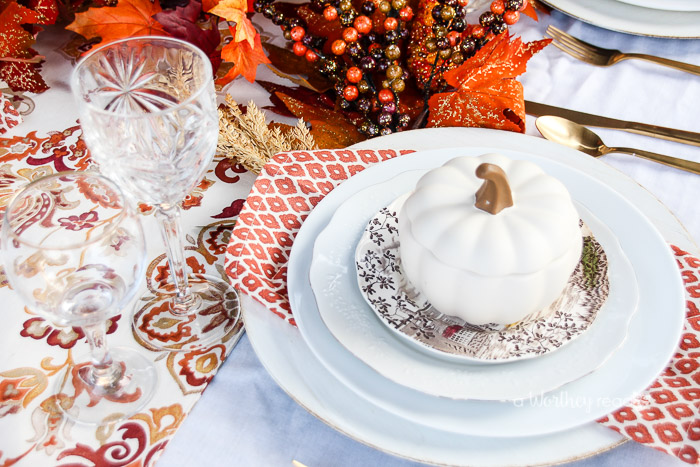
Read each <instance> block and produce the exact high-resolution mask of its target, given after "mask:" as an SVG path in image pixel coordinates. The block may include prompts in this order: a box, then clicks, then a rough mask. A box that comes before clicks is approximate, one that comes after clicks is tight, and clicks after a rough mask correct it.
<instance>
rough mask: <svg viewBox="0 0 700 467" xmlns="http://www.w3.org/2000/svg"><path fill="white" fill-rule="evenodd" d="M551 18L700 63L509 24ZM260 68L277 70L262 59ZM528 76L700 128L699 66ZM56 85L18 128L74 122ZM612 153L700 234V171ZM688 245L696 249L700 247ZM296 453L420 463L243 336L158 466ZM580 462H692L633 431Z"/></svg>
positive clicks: (654, 42) (545, 70) (247, 95)
mask: <svg viewBox="0 0 700 467" xmlns="http://www.w3.org/2000/svg"><path fill="white" fill-rule="evenodd" d="M548 24H554V25H556V26H558V27H559V28H561V29H564V30H566V31H568V32H570V33H572V34H574V35H576V36H578V37H580V38H582V39H584V40H587V41H589V42H593V43H597V44H602V45H606V46H609V47H614V48H620V49H624V50H629V51H637V52H643V53H650V54H656V55H662V56H665V57H668V58H672V59H676V60H682V61H687V62H690V63H695V64H700V40H665V39H656V38H647V37H637V36H631V35H626V34H620V33H615V32H611V31H606V30H603V29H599V28H596V27H594V26H591V25H588V24H585V23H581V22H579V21H576V20H573V19H571V18H569V17H567V16H565V15H563V14H560V13H558V12H553V13H552V15H551V16H543V17H542V18H541V20H540V22H539V23H534V22H533V21H531V20H529V19H527V18H524V19H523V20H522V21H521V22H520V23H518V25H516V26H515V27H513V28H512V31H513V32H514V33H515V34H516V35H522V37H523V38H524V39H525V40H535V39H540V38H542V37H543V36H544V31H545V29H546V26H547V25H548ZM47 58H49V59H50V57H47ZM66 71H67V72H69V71H68V70H66ZM258 76H259V77H260V78H262V79H268V80H271V79H274V78H273V75H272V74H271V72H269V71H268V70H266V69H264V68H263V67H261V68H260V70H259V74H258ZM521 81H522V82H523V84H524V86H525V97H526V98H527V99H529V100H533V101H538V102H545V103H548V104H552V105H558V106H562V107H568V108H572V109H576V110H581V111H586V112H589V113H594V114H599V115H605V116H609V117H616V118H621V119H628V120H637V121H642V122H646V123H651V124H657V125H663V126H668V127H675V128H679V129H686V130H691V131H700V125H699V124H698V121H699V117H700V112H699V111H698V104H700V77H699V76H693V75H690V74H685V73H682V72H678V71H674V70H669V69H666V68H663V67H660V66H657V65H653V64H648V63H643V62H638V61H626V62H623V63H621V64H618V65H616V66H615V67H611V68H597V67H593V66H590V65H586V64H583V63H581V62H578V61H576V60H574V59H572V58H570V57H568V56H566V55H564V54H563V53H561V52H560V51H559V50H558V49H556V48H554V47H548V48H547V49H545V50H544V51H543V52H541V53H539V54H537V55H536V56H535V57H534V58H533V59H532V60H531V61H530V63H529V64H528V72H527V73H526V74H525V75H524V76H522V77H521ZM49 84H50V85H51V86H52V87H53V88H54V89H58V88H61V87H63V91H67V88H66V86H67V76H57V77H55V78H53V79H51V80H50V82H49ZM228 91H229V92H230V93H231V94H232V95H233V96H234V98H236V99H237V100H238V101H239V102H242V103H245V102H247V101H248V100H249V99H251V98H252V99H254V100H256V102H257V103H258V104H259V105H266V104H267V103H268V101H267V94H266V92H265V91H264V90H262V88H260V87H259V86H257V85H255V84H250V83H248V82H245V81H243V80H241V79H239V80H237V81H236V82H234V83H233V84H232V85H231V86H230V87H229V89H228ZM57 95H59V96H60V99H63V100H62V101H60V102H53V103H52V106H51V107H52V108H51V109H48V108H42V109H37V111H35V112H34V113H33V114H32V115H30V116H29V117H28V118H27V120H26V122H25V124H23V125H20V126H19V127H17V128H15V129H14V130H13V131H12V132H11V133H10V135H12V134H18V135H19V134H25V133H26V131H25V129H26V128H27V127H30V128H34V129H35V128H41V127H47V128H50V129H56V128H65V127H67V126H69V125H71V124H74V121H75V115H76V112H75V109H74V104H73V102H72V100H71V99H70V96H69V94H68V93H67V92H63V93H60V94H57ZM58 109H61V110H58ZM64 109H65V110H66V111H64ZM68 109H70V110H71V111H67V110H68ZM40 119H44V120H46V122H45V123H46V124H45V125H44V124H43V123H44V122H39V120H40ZM49 119H50V121H49ZM527 124H528V130H527V133H528V134H530V135H538V132H537V130H536V128H535V125H534V119H533V118H532V117H528V121H527ZM599 134H600V135H601V136H602V137H603V138H604V140H605V141H606V143H608V144H609V145H622V146H632V147H635V146H636V147H640V148H644V149H647V150H652V151H657V152H661V153H665V154H668V155H672V156H677V157H683V158H687V159H692V160H695V161H698V162H700V147H694V146H688V145H682V144H677V143H672V142H667V141H663V140H658V139H653V138H647V137H643V136H637V135H632V134H627V133H624V132H620V131H610V130H599ZM604 160H605V162H607V163H609V164H611V165H612V166H614V167H616V168H618V169H619V170H621V171H622V172H624V173H626V174H627V175H629V176H630V177H632V178H633V179H634V180H636V181H637V182H639V183H640V184H641V185H643V186H644V187H646V188H647V189H648V190H649V191H651V192H652V193H653V194H654V195H655V196H657V197H658V198H659V199H660V200H661V201H662V202H663V203H664V204H666V205H667V206H668V207H669V209H670V210H671V211H672V212H673V213H675V215H676V216H677V217H678V219H679V220H680V221H681V222H682V223H683V224H684V225H685V226H686V228H687V229H688V231H689V232H690V234H691V236H692V237H694V238H696V239H700V215H698V213H697V209H696V203H697V201H696V200H698V199H700V179H699V178H698V176H697V175H693V174H689V173H684V172H681V171H678V170H674V169H671V168H667V167H665V166H662V165H659V164H654V163H651V162H647V161H643V160H641V159H637V158H633V157H631V156H628V155H609V156H606V157H605V159H604ZM692 252H693V253H696V254H697V253H698V250H697V249H695V250H694V251H692ZM504 449H507V446H504ZM292 459H297V460H299V461H300V462H303V463H305V464H307V465H308V466H309V467H320V466H331V465H333V466H357V465H382V466H399V465H401V466H403V465H412V463H411V462H410V461H407V460H403V459H399V458H397V457H394V456H391V455H388V454H385V453H382V452H380V451H377V450H375V449H373V448H370V447H367V446H365V445H363V444H361V443H358V442H356V441H354V440H352V439H350V438H348V437H346V436H344V435H342V434H340V433H338V432H336V431H335V430H333V429H332V428H330V427H329V426H327V425H326V424H324V423H323V422H322V421H320V420H318V419H317V418H315V417H314V416H313V415H311V414H310V413H308V412H306V410H304V409H303V408H302V407H300V406H299V405H298V404H297V403H296V402H295V401H294V400H293V399H292V398H290V397H289V396H288V395H287V394H286V393H285V392H284V391H283V390H282V389H281V388H280V387H278V386H277V384H276V383H275V382H274V381H273V379H272V378H271V377H270V376H269V375H268V374H267V372H266V371H265V369H264V368H263V367H262V365H261V364H260V362H259V361H258V359H257V358H256V355H255V353H254V352H253V350H252V348H251V345H250V342H249V340H248V338H247V337H246V336H244V337H243V338H242V339H241V341H240V343H239V344H238V345H237V347H236V348H235V349H234V350H233V352H232V354H231V355H230V357H229V358H228V360H227V361H226V362H225V364H224V365H223V367H222V368H221V369H220V371H219V373H218V374H217V376H216V377H215V378H214V381H213V382H212V383H211V384H210V386H209V387H208V388H207V390H206V392H205V393H204V395H203V396H202V398H201V400H200V401H199V402H198V403H197V405H196V406H195V408H194V410H193V411H192V412H191V413H190V415H189V416H188V417H187V418H186V420H185V422H184V423H183V425H182V426H181V427H180V429H179V430H178V432H177V434H176V435H175V437H174V439H173V440H172V441H171V442H170V443H169V445H168V446H167V448H166V449H165V450H164V452H163V454H162V456H161V458H160V460H159V461H158V466H160V467H175V466H191V465H209V466H217V465H222V466H223V465H227V466H229V465H230V466H258V465H260V466H262V465H265V466H288V465H291V461H292ZM562 460H570V459H562ZM573 465H577V466H584V465H585V466H589V465H611V466H613V465H614V466H620V465H636V466H673V465H684V464H682V463H681V462H680V461H678V460H676V459H674V458H672V457H670V456H667V455H665V454H662V453H659V452H656V451H654V450H652V449H649V448H646V447H642V446H639V445H637V444H635V443H632V442H629V443H626V444H624V445H622V446H620V447H617V448H615V449H613V450H612V451H609V452H606V453H602V454H598V455H595V456H594V457H592V458H589V459H586V460H579V461H576V462H575V463H574V464H573Z"/></svg>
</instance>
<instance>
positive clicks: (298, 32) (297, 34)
mask: <svg viewBox="0 0 700 467" xmlns="http://www.w3.org/2000/svg"><path fill="white" fill-rule="evenodd" d="M290 34H291V36H292V40H293V41H295V42H299V41H300V40H302V39H303V38H304V36H305V35H306V31H304V28H302V27H301V26H295V27H293V28H292V30H291V31H290Z"/></svg>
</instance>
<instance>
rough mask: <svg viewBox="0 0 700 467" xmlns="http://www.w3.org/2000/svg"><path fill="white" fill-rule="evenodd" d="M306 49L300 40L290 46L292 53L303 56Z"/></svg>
mask: <svg viewBox="0 0 700 467" xmlns="http://www.w3.org/2000/svg"><path fill="white" fill-rule="evenodd" d="M306 50H307V48H306V46H305V45H304V44H302V43H301V42H295V43H294V45H293V46H292V52H294V55H298V56H300V57H303V56H304V54H306Z"/></svg>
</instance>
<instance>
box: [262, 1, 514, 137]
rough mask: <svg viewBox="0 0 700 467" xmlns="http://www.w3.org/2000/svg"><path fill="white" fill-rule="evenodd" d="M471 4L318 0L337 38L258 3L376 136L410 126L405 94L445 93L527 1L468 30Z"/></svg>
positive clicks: (503, 5) (493, 10)
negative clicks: (458, 70) (449, 78)
mask: <svg viewBox="0 0 700 467" xmlns="http://www.w3.org/2000/svg"><path fill="white" fill-rule="evenodd" d="M468 1H469V0H419V3H418V11H417V13H414V11H413V8H412V7H411V6H410V5H409V4H408V0H360V1H357V0H356V2H355V3H353V1H351V0H311V2H310V7H311V8H312V10H314V11H315V12H316V13H317V14H318V15H320V16H322V18H323V19H324V20H325V21H327V22H329V23H331V25H337V26H339V28H340V31H339V34H336V35H335V36H333V37H331V38H327V37H320V36H316V35H313V34H311V33H310V32H309V27H308V25H307V24H306V23H305V22H304V21H303V20H302V19H300V18H298V17H287V16H286V15H284V14H283V13H281V12H280V11H278V9H277V8H276V7H275V5H274V0H255V2H254V5H253V7H254V10H255V11H256V12H259V13H262V14H263V15H264V16H265V17H266V18H268V19H270V20H272V22H273V23H274V24H276V25H278V26H280V27H281V28H282V31H283V35H284V37H285V38H286V39H287V40H289V41H292V51H293V52H294V54H296V55H298V56H303V57H305V58H306V60H308V61H309V62H311V63H314V64H315V65H316V66H317V68H318V70H319V71H320V72H321V73H322V74H324V75H325V76H327V77H328V78H329V79H330V80H331V81H332V82H333V83H334V86H333V88H334V91H335V94H336V104H337V106H338V107H339V108H340V109H342V110H344V111H346V112H351V113H355V114H358V115H360V118H359V119H356V121H357V122H358V123H357V125H358V129H359V130H360V132H362V133H363V134H365V135H367V136H369V137H373V136H377V135H388V134H391V133H393V132H396V131H402V130H404V129H406V128H408V127H409V125H411V116H410V115H409V114H408V113H407V111H409V110H414V111H415V109H405V108H403V107H402V105H401V100H400V95H401V93H402V92H404V90H405V89H406V87H407V85H409V84H408V83H409V82H411V81H414V82H415V83H416V85H417V86H418V88H419V89H421V90H422V92H423V93H424V94H425V96H424V97H425V102H427V100H428V98H429V97H430V94H431V93H433V92H435V91H440V90H444V88H445V87H446V83H445V81H444V79H443V78H442V75H443V74H444V72H446V71H447V70H449V69H451V68H454V67H456V66H459V65H460V64H461V63H463V62H464V61H465V60H466V59H467V58H469V57H471V56H473V55H474V54H475V53H476V52H477V51H478V50H479V49H480V48H481V47H482V46H483V44H485V43H486V42H487V41H488V40H490V39H491V38H492V37H494V36H495V35H497V34H500V33H502V32H504V31H505V30H506V29H507V28H508V26H509V25H511V24H515V23H516V22H517V21H518V19H519V12H520V11H522V10H523V9H524V8H525V6H527V0H494V1H493V2H492V3H491V7H490V10H489V11H487V12H485V13H483V14H482V15H481V16H480V17H479V24H477V25H468V24H467V21H466V9H465V7H466V6H467V4H468Z"/></svg>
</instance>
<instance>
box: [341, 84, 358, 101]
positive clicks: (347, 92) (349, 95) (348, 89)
mask: <svg viewBox="0 0 700 467" xmlns="http://www.w3.org/2000/svg"><path fill="white" fill-rule="evenodd" d="M359 95H360V91H358V90H357V86H345V89H343V97H344V98H345V100H348V101H354V100H355V99H357V96H359Z"/></svg>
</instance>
